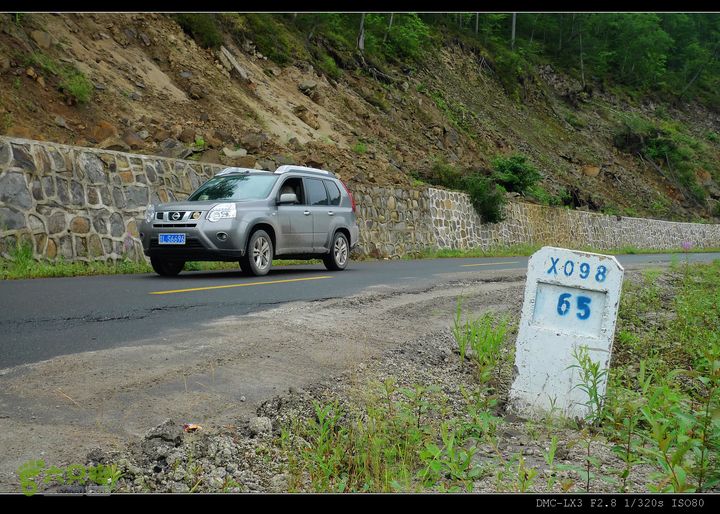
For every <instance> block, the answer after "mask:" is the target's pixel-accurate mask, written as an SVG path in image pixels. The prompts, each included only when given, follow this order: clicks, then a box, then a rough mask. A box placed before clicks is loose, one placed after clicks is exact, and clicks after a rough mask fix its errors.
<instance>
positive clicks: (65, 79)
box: [25, 52, 94, 103]
mask: <svg viewBox="0 0 720 514" xmlns="http://www.w3.org/2000/svg"><path fill="white" fill-rule="evenodd" d="M25 62H26V64H32V65H35V66H37V67H38V68H40V69H41V70H42V71H43V72H44V73H46V74H51V75H55V76H57V77H59V78H60V89H62V90H63V91H64V92H65V93H66V94H68V95H69V96H71V97H72V98H74V99H75V101H76V102H79V103H86V102H88V101H89V100H90V98H91V97H92V93H93V90H94V86H93V84H92V82H91V81H90V80H89V79H88V78H87V77H86V76H85V75H84V74H83V72H81V71H80V70H78V69H77V68H75V67H73V66H70V65H63V64H60V63H58V62H57V61H55V60H54V59H53V58H52V57H50V56H48V55H45V54H44V53H42V52H33V53H31V54H29V55H28V56H27V57H26V58H25Z"/></svg>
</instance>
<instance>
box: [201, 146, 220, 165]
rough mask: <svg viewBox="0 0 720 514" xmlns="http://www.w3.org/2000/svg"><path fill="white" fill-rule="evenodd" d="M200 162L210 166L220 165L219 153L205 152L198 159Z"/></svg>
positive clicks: (214, 151) (213, 151) (213, 150)
mask: <svg viewBox="0 0 720 514" xmlns="http://www.w3.org/2000/svg"><path fill="white" fill-rule="evenodd" d="M200 162H207V163H211V164H222V163H221V162H220V152H218V151H217V150H215V149H212V150H205V151H204V152H203V154H202V156H201V157H200Z"/></svg>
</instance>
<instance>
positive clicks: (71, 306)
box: [0, 253, 720, 369]
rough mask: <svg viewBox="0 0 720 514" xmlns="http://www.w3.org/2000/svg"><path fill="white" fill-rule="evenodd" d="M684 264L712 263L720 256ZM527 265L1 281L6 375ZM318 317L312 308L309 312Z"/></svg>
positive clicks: (452, 263)
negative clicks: (328, 302) (375, 290)
mask: <svg viewBox="0 0 720 514" xmlns="http://www.w3.org/2000/svg"><path fill="white" fill-rule="evenodd" d="M674 258H675V259H678V258H679V259H682V260H684V259H686V258H687V259H688V260H690V261H705V262H709V261H712V260H714V259H720V253H695V254H688V255H687V256H685V255H680V256H678V255H677V254H675V256H674ZM672 259H673V256H672V255H670V254H653V255H622V256H619V257H618V260H619V261H620V263H621V264H622V265H623V266H625V267H628V266H629V267H634V266H645V265H652V264H655V263H657V264H660V263H665V264H667V263H669V262H670V261H671V260H672ZM527 260H528V259H527V257H505V258H483V259H427V260H416V261H367V262H351V263H350V265H349V267H348V269H346V270H345V271H343V272H328V271H326V270H325V268H324V266H323V265H322V264H318V265H301V266H283V267H276V268H273V269H272V270H271V271H270V273H269V274H268V275H267V276H265V277H248V276H244V275H242V274H241V273H240V272H234V271H213V272H183V273H181V274H180V275H179V276H178V277H174V278H163V277H159V276H157V275H154V274H140V275H112V276H96V277H76V278H52V279H35V280H5V281H1V282H0V369H3V368H9V367H12V366H16V365H19V364H26V363H33V362H38V361H42V360H46V359H51V358H53V357H56V356H58V355H67V354H72V353H78V352H85V351H93V350H103V349H108V348H114V347H120V346H129V345H140V344H143V340H146V339H149V338H151V337H158V336H162V335H163V334H164V333H167V334H173V337H177V335H176V334H178V333H180V334H186V333H187V334H188V335H190V334H192V331H193V328H194V327H197V326H199V325H200V324H202V323H204V322H207V321H209V320H212V319H218V318H222V317H225V316H237V315H242V314H246V313H250V312H254V311H258V310H262V309H264V308H267V307H270V306H273V305H277V304H280V303H285V302H291V301H303V300H304V301H308V302H312V301H317V300H322V299H327V298H337V297H344V296H349V295H351V294H354V293H358V292H360V291H361V290H363V289H365V288H367V287H370V286H387V287H390V288H392V287H400V286H408V285H418V286H422V285H425V284H428V283H432V282H433V281H434V280H435V279H436V277H439V276H441V275H446V274H448V273H453V274H461V275H463V274H465V273H467V274H468V277H471V276H473V274H475V275H477V273H478V272H480V271H481V272H483V275H484V276H487V272H492V271H493V270H513V269H515V270H524V269H526V267H527ZM308 308H312V304H309V307H308Z"/></svg>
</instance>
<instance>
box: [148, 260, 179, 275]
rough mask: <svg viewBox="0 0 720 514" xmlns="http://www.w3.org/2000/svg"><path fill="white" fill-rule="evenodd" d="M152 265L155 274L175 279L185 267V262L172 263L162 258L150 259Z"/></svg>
mask: <svg viewBox="0 0 720 514" xmlns="http://www.w3.org/2000/svg"><path fill="white" fill-rule="evenodd" d="M150 264H151V265H152V268H153V269H154V270H155V273H157V274H158V275H161V276H163V277H174V276H176V275H178V274H179V273H180V272H181V271H182V270H183V268H184V267H185V261H171V260H168V259H162V258H160V257H150Z"/></svg>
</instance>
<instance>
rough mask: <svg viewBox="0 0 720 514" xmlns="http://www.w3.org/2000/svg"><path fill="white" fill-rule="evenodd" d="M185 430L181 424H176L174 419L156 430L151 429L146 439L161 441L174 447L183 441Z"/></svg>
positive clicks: (167, 420) (168, 420) (161, 424)
mask: <svg viewBox="0 0 720 514" xmlns="http://www.w3.org/2000/svg"><path fill="white" fill-rule="evenodd" d="M182 435H183V429H182V426H181V425H180V424H179V423H175V421H173V420H172V419H169V418H168V419H166V420H165V421H163V422H162V423H160V424H159V425H158V426H156V427H155V428H151V429H150V430H148V431H147V432H146V433H145V436H144V439H145V440H146V441H149V440H151V439H159V440H161V441H166V442H168V443H173V444H174V445H178V444H180V442H181V441H182Z"/></svg>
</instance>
